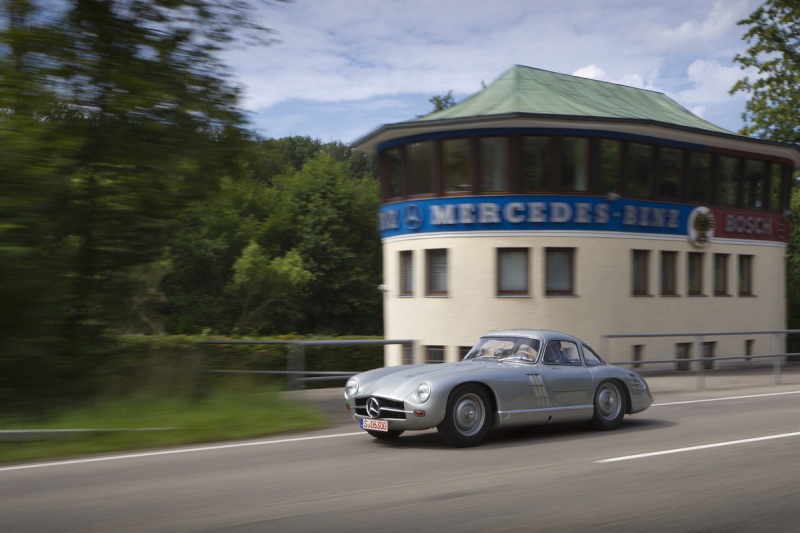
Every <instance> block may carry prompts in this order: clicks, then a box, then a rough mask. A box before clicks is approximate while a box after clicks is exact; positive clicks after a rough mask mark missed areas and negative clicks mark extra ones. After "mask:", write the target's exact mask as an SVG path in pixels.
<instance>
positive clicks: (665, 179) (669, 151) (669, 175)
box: [658, 147, 683, 200]
mask: <svg viewBox="0 0 800 533" xmlns="http://www.w3.org/2000/svg"><path fill="white" fill-rule="evenodd" d="M681 174H683V151H681V150H678V149H677V148H667V147H662V148H661V149H660V150H659V155H658V197H659V198H663V199H665V200H678V199H679V198H680V196H679V193H680V188H681Z"/></svg>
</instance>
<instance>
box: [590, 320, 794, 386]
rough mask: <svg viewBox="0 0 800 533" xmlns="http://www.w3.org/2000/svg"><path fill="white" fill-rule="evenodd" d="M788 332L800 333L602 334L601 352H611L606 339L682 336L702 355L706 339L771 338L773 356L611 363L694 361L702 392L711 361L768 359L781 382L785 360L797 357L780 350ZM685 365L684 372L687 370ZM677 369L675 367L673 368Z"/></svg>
mask: <svg viewBox="0 0 800 533" xmlns="http://www.w3.org/2000/svg"><path fill="white" fill-rule="evenodd" d="M790 333H800V330H798V329H782V330H757V331H703V332H683V333H623V334H611V335H603V339H604V346H603V348H604V350H603V353H606V354H608V353H611V352H610V350H609V347H608V340H609V339H635V338H659V337H661V338H667V337H683V338H693V339H694V341H693V345H694V351H695V353H702V348H703V344H704V342H705V339H706V338H707V337H722V336H732V335H748V336H751V335H773V349H774V352H775V353H772V354H760V355H733V356H715V357H687V358H675V359H658V360H654V359H648V360H642V361H623V362H614V365H617V366H623V365H624V366H628V365H630V366H633V367H634V368H638V367H640V366H641V365H643V364H658V363H660V364H664V363H674V364H675V365H676V367H679V365H691V364H692V363H693V362H694V363H697V364H696V365H695V367H696V370H695V372H696V374H697V388H698V389H703V388H704V387H705V371H706V370H709V369H710V367H711V364H713V362H714V361H724V360H744V361H748V360H752V359H756V360H757V359H771V360H772V368H773V375H774V379H775V384H780V383H781V366H782V364H783V362H784V359H785V358H786V357H790V356H798V355H800V354H797V353H784V352H783V350H782V348H783V339H784V336H785V335H787V334H790ZM688 368H689V367H688V366H687V370H688ZM676 369H677V368H676Z"/></svg>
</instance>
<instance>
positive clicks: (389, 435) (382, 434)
mask: <svg viewBox="0 0 800 533" xmlns="http://www.w3.org/2000/svg"><path fill="white" fill-rule="evenodd" d="M367 433H369V434H370V435H372V436H373V437H375V438H376V439H378V440H390V439H396V438H397V437H399V436H400V435H402V434H403V430H402V429H390V430H389V431H372V430H370V429H368V430H367Z"/></svg>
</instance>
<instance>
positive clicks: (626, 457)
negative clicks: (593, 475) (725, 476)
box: [595, 431, 800, 463]
mask: <svg viewBox="0 0 800 533" xmlns="http://www.w3.org/2000/svg"><path fill="white" fill-rule="evenodd" d="M787 437H800V431H795V432H794V433H783V434H780V435H767V436H765V437H753V438H751V439H741V440H729V441H726V442H716V443H714V444H703V445H700V446H689V447H687V448H673V449H672V450H662V451H660V452H650V453H639V454H636V455H623V456H621V457H611V458H610V459H601V460H599V461H595V463H615V462H618V461H629V460H631V459H643V458H645V457H655V456H657V455H669V454H672V453H683V452H693V451H695V450H706V449H708V448H719V447H722V446H733V445H735V444H749V443H751V442H760V441H764V440H773V439H785V438H787Z"/></svg>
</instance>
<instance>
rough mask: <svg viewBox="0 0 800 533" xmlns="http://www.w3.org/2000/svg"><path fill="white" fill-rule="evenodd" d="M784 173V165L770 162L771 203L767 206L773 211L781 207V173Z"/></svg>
mask: <svg viewBox="0 0 800 533" xmlns="http://www.w3.org/2000/svg"><path fill="white" fill-rule="evenodd" d="M782 173H783V165H780V164H778V163H772V164H770V180H769V185H768V186H767V187H768V188H769V205H768V206H766V207H768V208H769V209H771V210H772V211H778V210H780V208H781V202H780V197H781V175H782Z"/></svg>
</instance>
